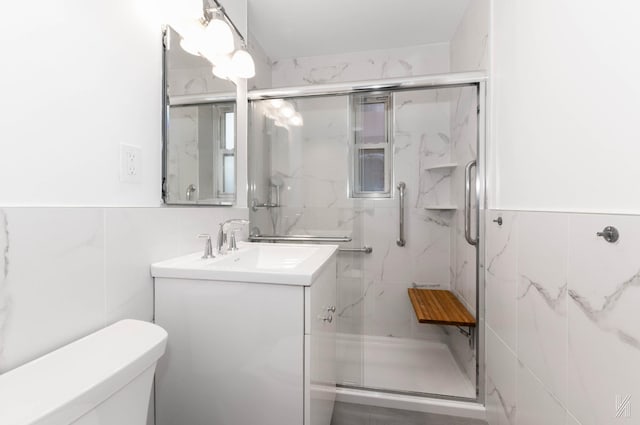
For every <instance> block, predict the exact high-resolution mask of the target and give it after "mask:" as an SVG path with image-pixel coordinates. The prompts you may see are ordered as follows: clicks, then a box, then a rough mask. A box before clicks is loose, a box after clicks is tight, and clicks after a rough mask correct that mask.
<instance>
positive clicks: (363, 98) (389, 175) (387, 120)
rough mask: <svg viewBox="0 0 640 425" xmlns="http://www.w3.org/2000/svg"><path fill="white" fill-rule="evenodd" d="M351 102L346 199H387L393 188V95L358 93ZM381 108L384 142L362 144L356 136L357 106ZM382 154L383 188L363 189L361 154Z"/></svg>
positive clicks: (359, 110) (390, 195)
mask: <svg viewBox="0 0 640 425" xmlns="http://www.w3.org/2000/svg"><path fill="white" fill-rule="evenodd" d="M349 100H350V103H351V105H350V111H351V119H350V133H351V140H350V157H351V158H350V162H351V173H350V179H349V188H350V189H349V196H350V197H351V198H370V199H387V198H391V197H392V190H391V188H392V187H393V181H392V180H393V93H392V92H373V93H365V94H361V93H357V94H352V95H351V96H350V97H349ZM374 103H378V104H383V105H384V116H385V117H384V126H385V129H384V136H385V142H383V143H361V142H359V137H358V126H359V125H360V123H361V122H362V117H361V113H362V110H361V108H360V105H363V104H374ZM378 149H383V151H384V189H383V190H382V191H365V190H362V182H361V181H360V176H361V168H362V167H361V163H360V152H362V151H366V150H378Z"/></svg>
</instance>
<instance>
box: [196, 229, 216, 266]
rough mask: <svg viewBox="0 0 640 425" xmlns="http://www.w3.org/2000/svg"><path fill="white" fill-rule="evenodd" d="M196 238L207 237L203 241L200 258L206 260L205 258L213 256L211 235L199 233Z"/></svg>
mask: <svg viewBox="0 0 640 425" xmlns="http://www.w3.org/2000/svg"><path fill="white" fill-rule="evenodd" d="M198 238H201V239H202V238H206V239H207V240H206V241H205V243H204V253H203V254H202V259H203V260H206V259H207V258H215V257H214V256H213V248H212V247H211V235H209V234H208V233H201V234H199V235H198Z"/></svg>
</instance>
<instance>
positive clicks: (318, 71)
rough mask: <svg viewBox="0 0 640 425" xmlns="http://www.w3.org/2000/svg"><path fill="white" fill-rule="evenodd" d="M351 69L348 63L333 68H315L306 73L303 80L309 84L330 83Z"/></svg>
mask: <svg viewBox="0 0 640 425" xmlns="http://www.w3.org/2000/svg"><path fill="white" fill-rule="evenodd" d="M347 68H349V64H348V63H341V64H338V65H333V66H326V67H317V68H316V67H314V68H311V69H310V70H309V71H308V73H306V74H305V75H304V76H303V77H302V79H303V80H304V81H305V82H306V83H308V84H324V83H330V82H333V81H335V80H336V78H338V77H340V76H341V75H342V74H343V73H344V71H345V70H346V69H347Z"/></svg>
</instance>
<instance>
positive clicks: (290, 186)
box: [249, 85, 478, 399]
mask: <svg viewBox="0 0 640 425" xmlns="http://www.w3.org/2000/svg"><path fill="white" fill-rule="evenodd" d="M477 90H478V89H477V85H467V86H458V87H447V88H427V89H414V90H403V91H384V92H371V93H357V94H352V95H337V96H313V97H298V98H289V99H270V100H260V101H252V103H251V120H250V135H249V143H250V149H249V154H250V158H249V160H250V170H251V175H250V184H251V187H250V189H251V190H250V202H251V205H252V206H253V208H252V210H251V223H252V227H253V229H252V233H253V234H254V235H255V234H261V235H312V236H325V237H347V238H349V239H350V242H345V243H341V244H340V246H341V248H342V251H341V252H339V254H338V276H337V277H338V288H337V290H338V305H337V312H336V316H337V330H338V341H337V356H338V377H337V378H338V384H340V385H342V386H346V387H354V388H364V389H370V390H375V391H383V392H395V393H403V394H419V395H434V394H436V395H439V396H450V397H459V398H467V399H473V398H475V397H476V364H477V357H476V346H475V345H473V342H474V341H475V340H474V338H473V335H471V336H467V335H465V334H463V333H461V332H460V330H459V329H458V328H457V327H456V326H439V325H433V324H423V323H418V321H417V320H416V316H415V313H414V310H413V307H412V305H411V302H410V300H409V297H408V294H407V292H408V291H407V290H408V288H420V289H440V290H449V291H451V292H452V293H453V294H454V295H455V296H456V297H457V298H458V299H459V300H460V301H461V302H462V304H463V305H464V306H465V307H466V308H467V309H468V310H469V311H470V312H471V313H472V314H474V315H475V314H476V312H477V295H478V294H477V274H476V271H477V263H476V257H477V253H476V249H475V247H473V246H471V245H469V244H468V243H467V241H466V240H465V236H464V235H465V232H464V217H465V214H464V205H465V204H464V200H465V199H464V187H465V180H464V168H465V167H464V166H465V164H466V163H468V162H469V161H472V160H475V159H477V152H478V151H477V146H478V119H477V110H478V109H477V108H478V103H477V99H478V96H477V93H478V92H477ZM380 104H384V105H386V106H383V107H382V108H383V109H382V110H383V111H385V109H384V108H385V107H386V108H388V109H387V110H386V112H385V113H382V114H381V113H380V108H381V107H380V106H379V105H380ZM363 105H365V106H363ZM363 111H364V112H363ZM358 114H361V115H362V116H361V117H360V118H359V117H358ZM367 120H369V121H367ZM372 120H373V124H371V127H370V128H369V129H367V128H365V127H366V126H367V125H368V124H367V122H371V121H372ZM381 120H383V121H384V122H381ZM385 133H388V138H387V139H386V140H385V139H384V138H380V137H379V136H380V135H381V134H385ZM381 155H382V157H380V156H381ZM358 161H360V162H358ZM367 167H369V168H367ZM371 167H374V168H373V170H374V171H367V170H372V168H371ZM381 167H382V168H381ZM381 169H382V170H383V171H380V170H381ZM362 170H364V171H363V172H361V171H362ZM386 172H389V178H388V182H387V180H384V184H371V183H370V180H371V179H373V178H375V176H380V175H383V174H384V173H386ZM372 176H373V177H372ZM358 177H359V178H360V182H359V180H358ZM385 179H386V177H385ZM363 181H364V182H365V183H364V184H363V183H362V182H363ZM400 182H403V183H405V185H406V199H405V205H404V206H405V208H404V224H405V238H406V244H405V245H404V246H400V245H399V244H397V243H396V240H397V239H398V232H399V222H400V216H399V214H400V208H399V203H398V202H399V199H398V191H397V189H396V188H397V186H398V184H399V183H400ZM474 184H475V183H474V182H472V186H473V185H474ZM354 188H357V189H358V190H354ZM367 188H372V190H371V191H376V192H378V195H379V196H370V195H369V196H359V195H360V194H361V192H363V190H362V189H364V192H366V189H367ZM385 191H386V192H385ZM476 213H477V211H474V212H472V215H473V216H475V214H476ZM473 225H474V226H475V221H474V223H473ZM364 247H370V248H371V250H370V251H368V252H367V251H364V250H360V251H356V252H353V251H348V249H356V250H358V249H361V248H364ZM462 331H465V332H467V333H468V332H469V329H462Z"/></svg>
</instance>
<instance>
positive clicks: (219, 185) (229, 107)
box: [214, 102, 238, 201]
mask: <svg viewBox="0 0 640 425" xmlns="http://www.w3.org/2000/svg"><path fill="white" fill-rule="evenodd" d="M216 109H217V111H216V112H217V114H218V139H219V143H218V147H217V149H216V153H215V155H216V158H215V164H216V181H215V182H214V187H215V188H216V198H217V199H219V200H222V201H233V200H234V199H235V195H236V191H235V190H234V191H233V192H225V191H224V183H225V180H224V158H225V157H226V156H231V157H233V163H234V170H233V174H234V177H233V179H234V188H237V160H236V159H237V158H236V146H237V144H238V135H237V119H238V116H237V111H236V104H235V102H229V103H226V104H218V105H217V106H216ZM228 113H233V149H227V148H226V141H227V138H226V136H227V122H226V115H227V114H228Z"/></svg>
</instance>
